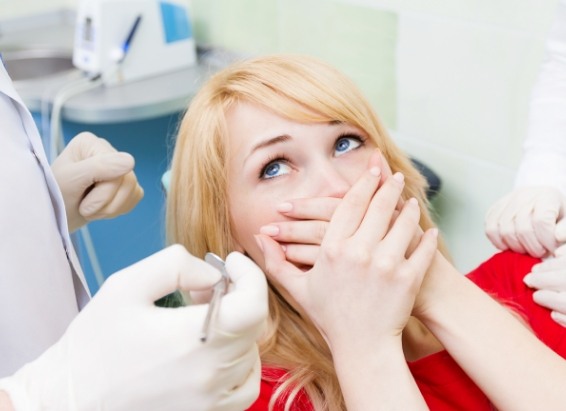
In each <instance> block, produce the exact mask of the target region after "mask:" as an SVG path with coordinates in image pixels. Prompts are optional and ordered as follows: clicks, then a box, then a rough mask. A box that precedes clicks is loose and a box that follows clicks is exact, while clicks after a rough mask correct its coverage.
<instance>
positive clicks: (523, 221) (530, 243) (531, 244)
mask: <svg viewBox="0 0 566 411" xmlns="http://www.w3.org/2000/svg"><path fill="white" fill-rule="evenodd" d="M533 224H534V220H533V218H532V215H531V213H530V211H529V210H527V211H525V210H521V211H520V212H519V213H518V214H517V216H516V217H515V230H516V233H517V239H518V241H519V242H520V243H521V245H523V247H524V248H525V251H526V252H527V253H528V254H530V255H531V256H533V257H542V256H544V255H545V254H546V253H547V250H546V249H545V248H544V246H543V244H542V243H541V242H540V241H539V239H538V238H537V235H536V232H535V228H534V227H533Z"/></svg>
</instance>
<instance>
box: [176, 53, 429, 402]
mask: <svg viewBox="0 0 566 411" xmlns="http://www.w3.org/2000/svg"><path fill="white" fill-rule="evenodd" d="M239 101H245V102H249V103H255V104H257V105H259V106H263V107H265V108H267V109H269V110H271V111H272V112H274V113H275V114H277V115H279V116H281V117H285V118H288V119H291V120H294V121H298V122H306V123H308V122H311V123H312V122H323V123H326V122H330V121H339V122H344V123H348V124H351V125H353V126H356V127H358V128H360V129H362V130H364V131H365V132H366V133H367V135H368V136H369V138H370V139H372V140H373V141H374V142H375V144H376V145H377V147H378V148H379V149H380V150H381V152H382V153H383V155H384V157H385V158H386V160H387V161H388V163H389V165H390V167H391V170H392V171H393V172H397V171H400V172H402V173H403V174H404V175H405V189H404V193H403V196H404V198H410V197H415V198H417V200H418V201H419V204H420V207H421V221H420V225H421V227H422V228H423V229H425V230H426V229H428V228H430V227H432V226H433V225H434V224H433V221H432V219H431V217H430V214H429V212H428V202H427V199H426V195H425V190H426V180H425V179H424V178H423V177H422V175H421V174H420V173H419V172H418V171H417V170H416V169H415V168H414V167H413V165H412V163H411V161H410V160H409V158H408V157H407V156H406V155H405V154H404V153H403V152H402V151H401V150H400V149H399V148H398V147H397V146H396V145H395V144H394V143H393V141H392V140H391V139H390V137H389V136H388V135H387V132H386V131H385V128H384V127H383V126H382V124H381V122H380V121H379V119H378V117H377V116H376V114H375V113H374V111H373V110H372V108H371V106H370V104H369V103H368V101H367V100H366V99H365V98H364V96H363V95H362V94H361V92H360V91H359V90H358V88H357V87H356V86H355V85H354V84H353V83H352V82H351V81H350V80H349V79H348V78H347V77H346V76H344V75H343V74H341V73H340V72H339V71H337V70H336V69H334V68H332V67H331V66H329V65H327V64H326V63H324V62H322V61H320V60H317V59H315V58H312V57H307V56H297V55H272V56H264V57H259V58H255V59H251V60H246V61H242V62H239V63H236V64H233V65H232V66H230V67H228V68H226V69H224V70H222V71H221V72H219V73H217V74H216V75H214V76H213V77H212V78H210V80H209V81H208V82H207V83H206V84H205V85H204V87H203V88H202V89H201V90H200V91H199V93H198V94H197V95H196V96H195V97H194V99H193V100H192V102H191V104H190V106H189V108H188V111H187V112H186V114H185V116H184V118H183V120H182V123H181V126H180V129H179V133H178V137H177V142H176V147H175V152H174V156H173V161H172V179H171V190H170V193H169V197H168V204H167V232H168V240H169V241H170V242H171V243H180V244H183V245H184V246H185V247H187V249H188V250H189V251H190V252H191V253H193V254H194V255H196V256H199V257H203V256H204V254H205V253H206V252H208V251H212V252H215V253H217V254H219V255H220V256H222V257H225V256H226V255H227V254H228V253H229V252H230V251H232V250H233V249H234V246H233V239H232V233H231V223H230V211H229V210H228V198H227V186H226V184H227V177H226V176H227V170H226V168H225V164H226V162H227V161H226V147H227V144H228V141H227V135H228V133H227V125H226V119H225V115H226V113H227V111H228V110H229V109H230V107H232V106H233V105H234V104H236V103H238V102H239ZM269 294H270V295H269V299H270V301H269V303H270V316H269V326H268V332H267V333H266V335H265V337H264V338H263V340H262V342H261V346H260V348H261V357H262V362H263V363H264V364H265V365H268V366H270V367H275V368H282V369H284V370H287V371H288V378H287V379H286V381H285V382H284V383H283V384H282V385H281V386H279V387H278V388H277V390H276V392H275V396H274V399H273V400H272V403H271V405H273V403H274V402H275V401H285V402H286V409H290V407H291V402H292V400H293V399H294V397H295V396H296V395H297V394H298V393H299V391H300V390H301V389H304V390H305V392H306V393H307V395H308V396H309V399H310V401H311V402H312V404H313V406H314V408H315V409H316V410H328V411H335V410H345V409H346V406H345V404H344V400H343V397H342V393H341V390H340V386H339V383H338V379H337V377H336V373H335V370H334V366H333V363H332V356H331V353H330V350H329V348H328V346H327V344H326V343H325V341H324V339H323V338H322V337H321V335H320V333H319V332H318V331H317V330H316V328H315V327H314V326H313V324H312V323H311V322H310V321H309V319H308V318H304V317H302V316H301V315H299V314H298V313H297V312H296V311H295V310H294V309H293V308H292V307H291V306H290V305H289V304H288V303H287V302H286V301H285V300H284V299H283V298H282V297H281V295H280V294H279V293H278V292H277V290H276V289H275V288H274V287H272V286H271V287H270V293H269Z"/></svg>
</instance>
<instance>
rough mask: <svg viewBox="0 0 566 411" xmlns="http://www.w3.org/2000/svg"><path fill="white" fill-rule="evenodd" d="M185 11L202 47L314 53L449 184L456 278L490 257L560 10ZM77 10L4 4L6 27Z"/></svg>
mask: <svg viewBox="0 0 566 411" xmlns="http://www.w3.org/2000/svg"><path fill="white" fill-rule="evenodd" d="M187 1H189V2H190V4H191V7H192V14H193V19H194V24H195V33H196V37H197V40H198V41H199V42H201V43H204V44H208V45H214V46H221V47H224V48H228V49H231V50H234V51H236V52H239V53H244V54H258V53H268V52H278V51H291V52H302V53H310V54H314V55H317V56H319V57H322V58H324V59H326V60H328V61H330V62H332V63H333V64H335V65H336V66H337V67H339V68H341V69H342V70H343V71H344V72H346V73H347V74H348V75H349V76H351V77H352V78H353V79H354V80H355V81H356V82H357V83H358V84H359V85H360V87H361V88H362V89H363V90H364V91H365V93H366V95H367V96H368V97H369V99H370V101H371V102H372V103H373V104H374V105H375V107H376V109H377V111H378V113H379V114H380V116H381V118H382V119H383V120H384V122H385V124H386V125H387V126H388V127H389V128H390V130H391V132H392V134H393V135H394V137H395V139H396V140H397V141H398V143H399V144H400V145H401V146H402V147H403V148H404V149H405V150H406V151H407V152H408V153H409V154H411V155H413V156H415V157H417V158H418V159H420V160H422V161H424V162H425V163H426V164H428V165H429V166H430V167H432V168H433V169H434V170H435V171H436V172H437V173H438V174H439V175H440V177H441V178H442V181H443V188H442V192H441V194H440V195H439V197H438V198H437V199H436V200H435V203H434V206H435V212H436V213H437V215H438V217H437V221H438V223H439V225H440V227H441V229H442V230H443V233H444V234H445V236H446V239H447V243H448V246H449V248H450V250H451V251H452V254H453V256H454V259H455V261H456V263H457V265H458V267H459V268H460V269H461V270H463V271H466V270H469V269H471V268H472V267H474V266H475V265H476V264H477V263H478V262H479V261H481V259H484V258H486V257H488V256H489V255H490V254H491V253H492V252H493V251H494V249H493V248H492V246H491V245H490V244H489V243H488V241H487V240H486V239H485V237H484V234H483V217H484V214H485V212H486V210H487V208H488V207H489V205H490V204H492V203H493V201H495V200H496V199H497V198H498V197H500V196H501V195H503V194H504V193H506V192H507V191H508V190H510V189H511V187H512V183H513V176H514V173H515V168H516V166H517V164H518V162H519V160H520V155H521V142H522V140H523V138H524V134H525V117H526V114H527V110H528V96H529V92H530V90H531V87H532V84H533V81H534V79H535V76H536V73H537V68H538V65H539V63H540V61H541V59H542V56H543V44H544V37H545V34H546V32H547V30H548V28H549V26H550V23H551V21H552V17H553V13H554V9H555V7H556V4H557V0H490V1H486V0H187ZM75 4H76V0H0V18H3V17H10V16H11V15H17V14H22V13H26V12H33V11H43V10H45V9H46V8H49V7H52V8H53V7H61V6H71V7H72V6H74V5H75Z"/></svg>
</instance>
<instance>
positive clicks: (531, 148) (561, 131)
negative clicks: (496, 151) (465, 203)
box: [516, 0, 566, 194]
mask: <svg viewBox="0 0 566 411" xmlns="http://www.w3.org/2000/svg"><path fill="white" fill-rule="evenodd" d="M545 48H546V50H545V58H544V61H543V63H542V66H541V69H540V72H539V74H538V78H537V81H536V83H535V86H534V88H533V92H532V96H531V101H530V107H529V118H528V129H527V137H526V139H525V142H524V146H523V148H524V153H523V159H522V161H521V164H520V166H519V170H518V173H517V178H516V185H517V186H526V185H541V184H544V185H552V186H554V187H557V188H558V189H560V190H562V192H564V193H565V194H566V0H561V1H560V3H559V5H558V9H557V14H556V17H555V20H554V23H553V25H552V28H551V30H550V33H549V36H548V38H547V41H546V46H545Z"/></svg>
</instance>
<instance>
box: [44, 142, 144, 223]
mask: <svg viewBox="0 0 566 411" xmlns="http://www.w3.org/2000/svg"><path fill="white" fill-rule="evenodd" d="M51 169H52V170H53V174H54V175H55V179H56V180H57V184H58V185H59V188H60V190H61V192H62V194H63V199H64V201H65V209H66V212H67V222H68V225H69V231H71V232H73V231H75V230H76V229H78V228H80V227H81V226H83V225H85V224H86V223H87V222H88V221H93V220H98V219H103V218H113V217H117V216H119V215H122V214H125V213H128V212H129V211H131V210H132V209H133V208H134V207H135V206H136V204H137V203H138V202H139V201H140V200H141V199H142V197H143V189H142V188H141V187H140V185H139V184H138V181H137V178H136V175H135V174H134V172H133V169H134V159H133V157H132V156H131V155H130V154H127V153H120V152H118V151H116V149H115V148H114V147H112V146H111V145H110V143H108V141H106V140H104V139H102V138H98V137H96V136H95V135H94V134H91V133H80V134H78V135H77V136H76V137H75V138H73V139H72V140H71V141H70V142H69V144H68V145H67V146H66V147H65V149H64V150H63V151H62V152H61V154H60V155H59V156H58V157H57V158H56V159H55V161H54V162H53V164H52V166H51Z"/></svg>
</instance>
